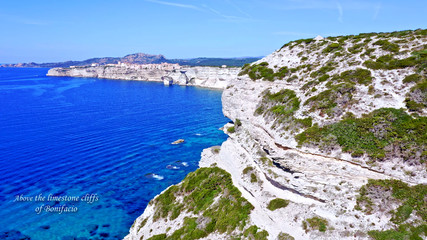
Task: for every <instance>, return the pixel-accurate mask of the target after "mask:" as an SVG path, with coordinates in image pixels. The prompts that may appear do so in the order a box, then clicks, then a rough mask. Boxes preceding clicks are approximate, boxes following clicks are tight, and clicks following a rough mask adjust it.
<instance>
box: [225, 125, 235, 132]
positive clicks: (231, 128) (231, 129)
mask: <svg viewBox="0 0 427 240" xmlns="http://www.w3.org/2000/svg"><path fill="white" fill-rule="evenodd" d="M227 132H229V133H235V132H236V129H235V128H234V126H232V127H229V128H228V129H227Z"/></svg>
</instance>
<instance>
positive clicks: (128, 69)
mask: <svg viewBox="0 0 427 240" xmlns="http://www.w3.org/2000/svg"><path fill="white" fill-rule="evenodd" d="M239 72H240V68H229V67H182V66H180V65H178V64H167V63H163V64H145V65H139V64H126V63H120V64H108V65H102V66H85V67H71V68H52V69H49V71H48V73H47V76H60V77H64V76H68V77H87V78H108V79H121V80H139V81H153V82H164V83H165V85H171V84H178V85H187V86H199V87H207V88H216V89H224V88H225V87H227V86H228V85H229V84H230V82H231V81H232V80H234V79H236V77H237V74H238V73H239Z"/></svg>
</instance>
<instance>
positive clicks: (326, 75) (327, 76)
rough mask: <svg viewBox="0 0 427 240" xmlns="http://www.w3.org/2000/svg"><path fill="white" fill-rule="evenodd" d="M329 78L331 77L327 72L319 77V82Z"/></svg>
mask: <svg viewBox="0 0 427 240" xmlns="http://www.w3.org/2000/svg"><path fill="white" fill-rule="evenodd" d="M329 78H330V76H329V75H328V74H325V75H323V76H321V77H320V78H319V82H324V81H326V80H328V79H329Z"/></svg>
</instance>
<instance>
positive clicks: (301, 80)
mask: <svg viewBox="0 0 427 240" xmlns="http://www.w3.org/2000/svg"><path fill="white" fill-rule="evenodd" d="M426 43H427V30H420V29H419V30H415V31H400V32H392V33H369V34H359V35H351V36H340V37H328V38H322V37H320V36H319V37H316V38H314V39H302V40H298V41H293V42H290V43H287V44H285V45H284V46H283V47H282V48H280V49H279V50H277V51H275V52H274V53H272V54H271V55H269V56H267V57H265V58H263V59H261V60H259V61H257V62H255V63H252V64H248V65H245V66H244V67H243V68H242V70H241V72H240V73H239V76H238V77H236V78H235V79H234V80H232V81H231V83H230V85H229V86H228V87H227V88H226V89H225V90H224V92H223V95H222V103H223V112H224V114H225V115H226V116H227V117H228V118H230V119H231V120H232V121H233V123H228V124H226V125H225V127H224V132H225V133H227V134H228V135H229V138H228V139H227V140H226V141H225V142H224V143H223V144H222V145H221V146H220V147H219V146H217V147H212V148H209V149H205V150H204V151H203V153H202V158H201V160H200V163H199V165H200V167H201V168H200V169H198V170H196V171H195V172H193V173H190V174H189V175H188V176H187V177H186V178H185V179H184V180H183V181H182V182H181V183H180V184H177V185H174V186H171V187H169V188H168V189H166V190H165V191H163V192H162V193H161V194H159V195H158V196H157V197H155V198H154V199H153V200H152V201H150V203H149V204H148V206H147V208H146V209H145V211H144V213H143V214H142V215H141V216H140V217H138V218H137V219H136V220H135V222H134V224H133V226H132V227H131V229H130V233H129V235H128V236H126V238H125V239H126V240H137V239H138V240H139V239H151V240H153V239H186V240H188V239H271V240H272V239H279V240H283V239H304V240H305V239H426V236H427V224H426V221H427V201H426V196H427V185H426V184H427V173H426V160H427V117H426V115H427V108H426V107H427V80H426V77H427V73H426V67H427V44H426Z"/></svg>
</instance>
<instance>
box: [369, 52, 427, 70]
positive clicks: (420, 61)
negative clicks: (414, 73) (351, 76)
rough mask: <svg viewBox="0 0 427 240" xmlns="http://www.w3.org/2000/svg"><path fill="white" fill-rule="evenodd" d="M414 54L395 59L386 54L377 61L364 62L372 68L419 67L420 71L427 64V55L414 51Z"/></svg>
mask: <svg viewBox="0 0 427 240" xmlns="http://www.w3.org/2000/svg"><path fill="white" fill-rule="evenodd" d="M412 55H413V56H410V57H408V58H404V59H395V58H393V57H392V56H391V55H384V56H381V57H379V58H378V59H377V60H376V61H372V60H368V61H365V62H364V63H363V64H364V65H365V66H366V67H367V68H370V69H375V70H378V69H386V70H392V69H400V68H408V67H417V69H419V71H422V70H423V69H424V68H425V67H426V66H427V56H424V55H423V54H422V53H420V52H413V53H412Z"/></svg>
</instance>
